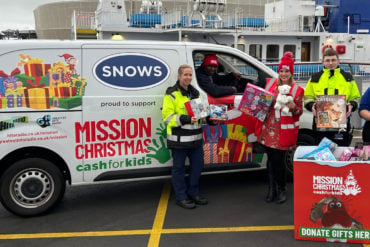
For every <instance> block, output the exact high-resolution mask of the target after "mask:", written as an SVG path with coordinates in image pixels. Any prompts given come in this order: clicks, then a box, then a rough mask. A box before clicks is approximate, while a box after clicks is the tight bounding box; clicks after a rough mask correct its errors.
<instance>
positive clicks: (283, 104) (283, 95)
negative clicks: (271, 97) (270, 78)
mask: <svg viewBox="0 0 370 247" xmlns="http://www.w3.org/2000/svg"><path fill="white" fill-rule="evenodd" d="M278 90H279V94H278V96H277V97H276V103H275V106H274V109H275V117H276V118H280V110H281V112H282V113H283V114H284V115H287V114H288V112H289V107H288V106H287V104H288V103H289V102H291V101H293V97H292V96H291V95H289V92H290V86H289V85H281V86H279V87H278Z"/></svg>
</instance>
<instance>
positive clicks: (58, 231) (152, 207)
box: [0, 171, 362, 247]
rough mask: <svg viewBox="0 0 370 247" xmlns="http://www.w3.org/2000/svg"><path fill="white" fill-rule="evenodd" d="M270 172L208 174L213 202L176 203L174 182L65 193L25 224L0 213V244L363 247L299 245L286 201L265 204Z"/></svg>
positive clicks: (204, 182)
mask: <svg viewBox="0 0 370 247" xmlns="http://www.w3.org/2000/svg"><path fill="white" fill-rule="evenodd" d="M266 189H267V180H266V171H253V172H239V173H228V174H215V175H205V176H202V178H201V194H202V195H204V196H206V197H207V198H208V199H209V201H210V203H209V204H208V205H206V206H198V207H197V208H196V209H194V210H186V209H183V208H180V207H179V206H177V205H176V204H175V200H174V196H173V193H172V191H171V185H170V179H158V180H146V181H136V182H125V183H110V184H100V185H96V186H79V187H68V188H67V191H66V194H65V197H64V199H63V201H62V202H61V203H60V204H59V205H58V206H57V207H56V208H55V209H54V210H52V211H51V212H49V213H48V214H46V215H43V216H38V217H31V218H21V217H18V216H15V215H12V214H11V213H9V212H7V211H6V210H5V209H4V208H3V207H0V222H1V223H0V246H1V247H3V246H29V247H32V246H55V247H57V246H58V247H59V246H60V247H62V246H63V247H65V246H69V247H73V246H79V247H80V246H89V247H90V246H92V247H97V246H112V247H113V246H120V247H122V246H130V247H136V246H138V247H141V246H150V247H155V246H161V247H167V246H168V247H173V246H179V247H181V246H184V247H185V246H186V247H189V246H191V247H196V246H214V247H217V246H232V247H239V246H240V247H241V246H243V247H245V246H274V247H279V246H284V247H286V246H292V247H293V246H303V247H304V246H336V247H337V246H362V245H361V244H341V243H327V242H311V241H300V240H294V232H293V229H294V225H293V224H294V223H293V184H292V183H288V200H287V202H286V203H284V204H281V205H278V204H275V203H270V204H268V203H265V202H264V197H265V192H266Z"/></svg>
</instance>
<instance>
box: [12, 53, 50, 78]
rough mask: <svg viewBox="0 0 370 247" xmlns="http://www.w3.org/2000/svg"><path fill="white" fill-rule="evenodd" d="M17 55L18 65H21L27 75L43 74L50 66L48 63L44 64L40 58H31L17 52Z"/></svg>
mask: <svg viewBox="0 0 370 247" xmlns="http://www.w3.org/2000/svg"><path fill="white" fill-rule="evenodd" d="M19 56H20V57H21V61H20V62H19V63H18V66H22V65H23V67H24V71H25V74H26V75H28V76H33V77H40V76H44V75H46V73H47V72H48V71H49V69H50V67H51V65H50V64H44V63H43V60H42V59H40V58H31V57H30V56H25V55H23V54H19Z"/></svg>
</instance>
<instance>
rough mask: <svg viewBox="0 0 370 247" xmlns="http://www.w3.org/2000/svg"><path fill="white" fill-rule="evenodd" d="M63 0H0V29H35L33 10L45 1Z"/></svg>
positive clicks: (57, 0)
mask: <svg viewBox="0 0 370 247" xmlns="http://www.w3.org/2000/svg"><path fill="white" fill-rule="evenodd" d="M61 1H63V0H0V30H6V29H34V27H35V20H34V16H33V10H34V9H36V8H37V7H38V6H40V5H42V4H45V3H52V2H61Z"/></svg>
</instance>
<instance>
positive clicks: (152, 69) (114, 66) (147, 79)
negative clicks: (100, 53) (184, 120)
mask: <svg viewBox="0 0 370 247" xmlns="http://www.w3.org/2000/svg"><path fill="white" fill-rule="evenodd" d="M93 73H94V76H95V78H96V79H97V80H98V81H100V82H101V83H103V84H104V85H106V86H109V87H114V88H117V89H126V90H141V89H147V88H151V87H154V86H156V85H159V84H161V83H162V82H164V81H165V80H166V79H167V78H168V76H169V74H170V69H169V67H168V65H167V64H166V63H165V62H164V61H162V60H160V59H159V58H156V57H153V56H149V55H146V54H139V53H123V54H115V55H112V56H109V57H106V58H103V59H101V60H100V61H98V62H97V63H96V64H95V66H94V69H93Z"/></svg>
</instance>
